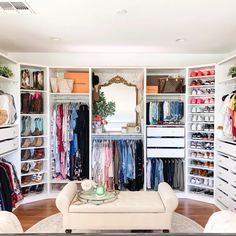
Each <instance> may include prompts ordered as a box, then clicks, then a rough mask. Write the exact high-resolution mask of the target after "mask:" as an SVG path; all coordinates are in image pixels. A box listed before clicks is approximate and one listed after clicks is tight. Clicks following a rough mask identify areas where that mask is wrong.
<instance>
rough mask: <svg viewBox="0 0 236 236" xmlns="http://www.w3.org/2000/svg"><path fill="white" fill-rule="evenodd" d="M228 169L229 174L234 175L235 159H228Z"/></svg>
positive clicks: (235, 169) (235, 170) (235, 168)
mask: <svg viewBox="0 0 236 236" xmlns="http://www.w3.org/2000/svg"><path fill="white" fill-rule="evenodd" d="M229 169H230V171H231V172H233V173H235V174H236V158H232V157H231V158H230V159H229ZM235 177H236V176H235Z"/></svg>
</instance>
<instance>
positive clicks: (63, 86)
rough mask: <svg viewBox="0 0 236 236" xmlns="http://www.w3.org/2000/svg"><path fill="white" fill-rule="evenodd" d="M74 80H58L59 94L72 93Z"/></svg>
mask: <svg viewBox="0 0 236 236" xmlns="http://www.w3.org/2000/svg"><path fill="white" fill-rule="evenodd" d="M73 85H74V80H70V79H58V87H59V93H72V90H73Z"/></svg>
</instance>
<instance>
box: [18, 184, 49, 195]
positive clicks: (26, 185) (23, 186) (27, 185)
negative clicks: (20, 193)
mask: <svg viewBox="0 0 236 236" xmlns="http://www.w3.org/2000/svg"><path fill="white" fill-rule="evenodd" d="M39 184H47V182H46V181H42V182H39V183H36V182H30V183H29V184H25V185H21V187H22V188H25V187H30V186H34V185H39ZM27 197H28V195H27Z"/></svg>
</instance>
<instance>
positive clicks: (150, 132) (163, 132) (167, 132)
mask: <svg viewBox="0 0 236 236" xmlns="http://www.w3.org/2000/svg"><path fill="white" fill-rule="evenodd" d="M147 136H149V137H164V136H165V137H184V128H159V127H148V128H147Z"/></svg>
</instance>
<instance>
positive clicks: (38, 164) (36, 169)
mask: <svg viewBox="0 0 236 236" xmlns="http://www.w3.org/2000/svg"><path fill="white" fill-rule="evenodd" d="M42 169H43V162H42V161H37V162H36V164H35V166H34V168H33V169H32V171H34V172H40V171H42Z"/></svg>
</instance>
